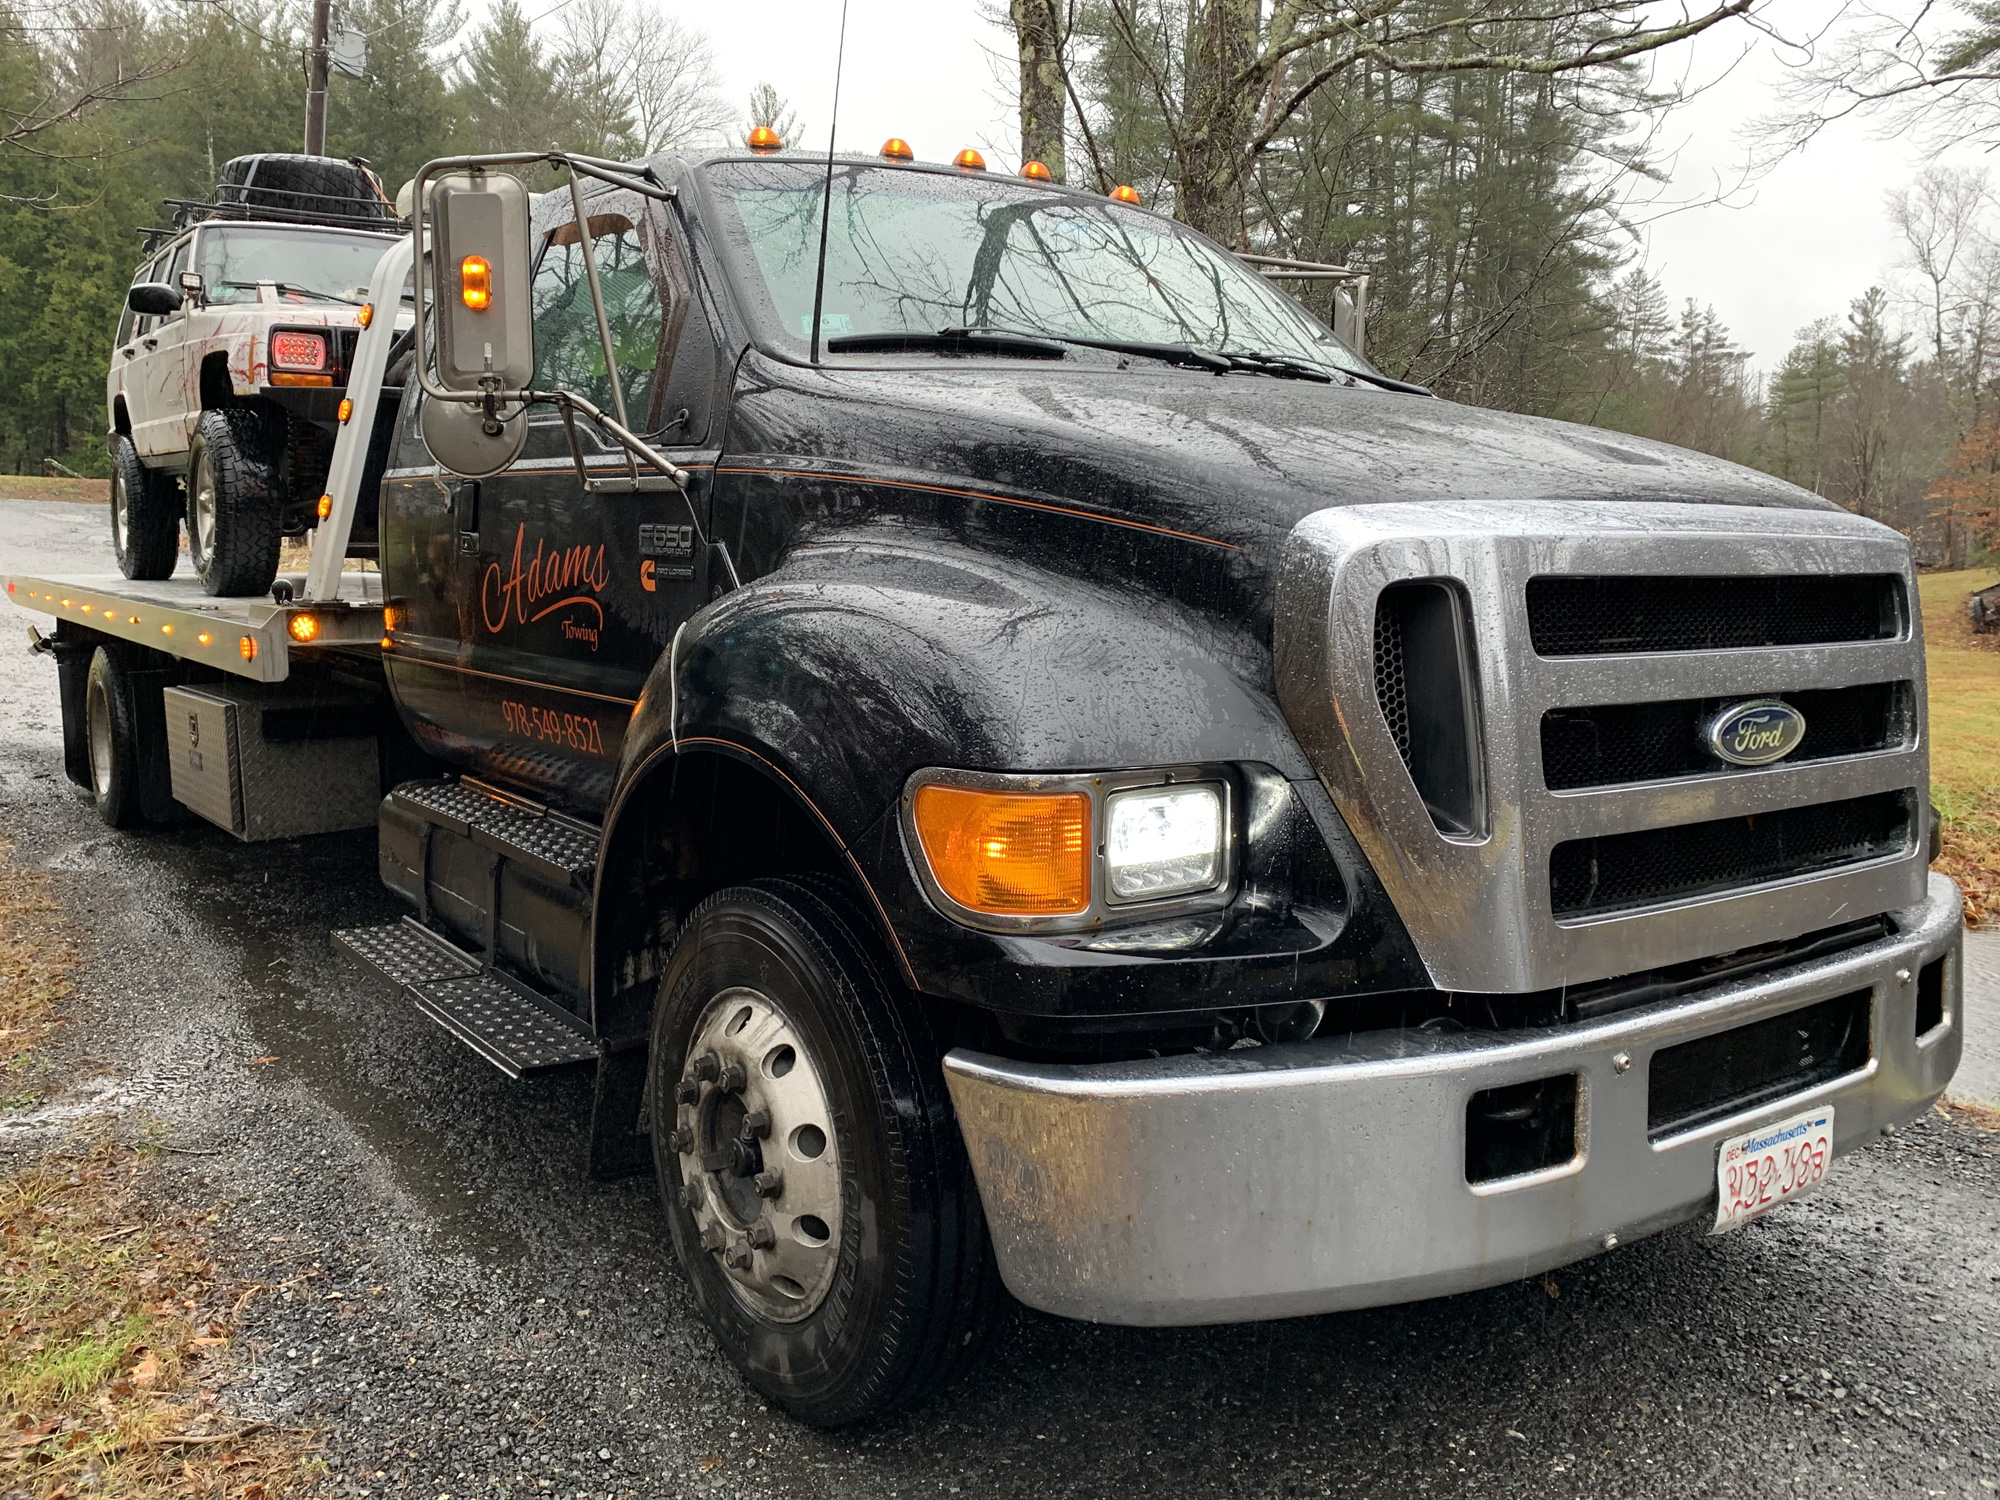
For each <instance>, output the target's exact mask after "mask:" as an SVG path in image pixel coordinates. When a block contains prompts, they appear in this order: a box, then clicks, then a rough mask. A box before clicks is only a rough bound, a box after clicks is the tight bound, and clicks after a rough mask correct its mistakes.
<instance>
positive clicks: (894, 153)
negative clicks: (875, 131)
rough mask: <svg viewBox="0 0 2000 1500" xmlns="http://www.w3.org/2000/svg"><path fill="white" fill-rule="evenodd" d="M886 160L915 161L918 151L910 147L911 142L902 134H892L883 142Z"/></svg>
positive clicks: (883, 154)
mask: <svg viewBox="0 0 2000 1500" xmlns="http://www.w3.org/2000/svg"><path fill="white" fill-rule="evenodd" d="M882 159H883V160H884V161H915V160H916V159H917V153H916V152H914V151H912V150H911V149H910V143H909V142H908V141H906V140H904V139H903V138H902V137H901V136H900V135H892V136H890V137H889V139H888V140H886V141H884V142H883V143H882Z"/></svg>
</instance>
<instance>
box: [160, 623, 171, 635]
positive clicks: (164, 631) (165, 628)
mask: <svg viewBox="0 0 2000 1500" xmlns="http://www.w3.org/2000/svg"><path fill="white" fill-rule="evenodd" d="M173 633H174V627H173V626H171V625H162V626H161V627H160V634H161V635H172V634H173Z"/></svg>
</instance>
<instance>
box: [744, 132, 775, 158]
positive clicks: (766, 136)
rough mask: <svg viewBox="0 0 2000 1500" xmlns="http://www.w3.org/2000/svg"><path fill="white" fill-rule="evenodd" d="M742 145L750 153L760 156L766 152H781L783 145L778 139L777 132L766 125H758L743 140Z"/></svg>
mask: <svg viewBox="0 0 2000 1500" xmlns="http://www.w3.org/2000/svg"><path fill="white" fill-rule="evenodd" d="M744 144H745V145H747V146H748V147H749V148H750V149H751V150H752V151H755V152H758V153H759V154H762V153H764V152H766V151H782V150H784V148H785V143H784V142H783V141H781V140H779V139H778V132H777V131H775V130H773V129H772V128H771V127H770V126H768V125H759V126H758V127H757V128H756V129H754V130H752V131H751V132H750V134H749V136H748V137H746V138H745V140H744Z"/></svg>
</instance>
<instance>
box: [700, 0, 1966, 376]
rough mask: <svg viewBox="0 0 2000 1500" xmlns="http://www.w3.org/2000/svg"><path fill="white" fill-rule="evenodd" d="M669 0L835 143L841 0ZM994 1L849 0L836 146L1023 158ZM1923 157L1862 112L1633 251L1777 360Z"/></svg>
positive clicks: (1678, 154) (1665, 220) (1672, 136)
mask: <svg viewBox="0 0 2000 1500" xmlns="http://www.w3.org/2000/svg"><path fill="white" fill-rule="evenodd" d="M664 3H666V4H667V5H668V6H669V7H670V8H672V9H675V10H676V11H677V12H678V14H680V15H681V16H682V18H683V19H684V20H686V21H688V22H689V23H691V24H694V25H697V26H699V27H701V28H702V29H704V30H705V31H706V32H707V33H708V36H709V39H710V41H711V43H712V44H713V47H714V50H715V56H716V61H717V63H718V65H719V71H720V75H721V76H720V83H721V86H722V88H723V90H724V93H725V95H726V96H727V97H728V99H729V100H730V101H731V102H732V103H734V104H736V105H738V107H739V108H740V107H741V104H742V102H743V101H744V99H745V98H746V97H747V95H748V94H749V91H750V89H751V87H752V86H753V85H755V84H757V83H759V82H769V83H771V84H772V85H774V86H775V87H776V88H777V90H778V92H779V93H781V94H783V95H784V96H785V97H786V98H787V99H788V100H790V101H791V103H792V104H793V106H794V107H795V108H796V109H797V110H798V111H799V113H800V115H801V116H802V117H803V118H804V120H805V122H806V125H807V127H808V130H809V132H810V136H811V140H810V142H808V144H811V145H814V146H818V145H821V144H823V143H824V141H825V139H826V135H825V132H826V127H827V118H828V107H829V104H830V102H831V98H832V91H833V71H834V68H833V64H834V49H835V42H836V37H837V33H838V29H839V20H840V5H839V3H838V0H734V3H725V4H722V5H712V4H703V5H699V6H697V5H695V4H692V3H689V0H664ZM1827 4H1828V0H1776V6H1775V8H1774V10H1773V11H1772V12H1771V14H1772V15H1773V17H1774V19H1775V20H1776V21H1777V23H1778V24H1779V25H1780V26H1784V25H1787V24H1793V23H1796V24H1799V25H1804V24H1807V23H1809V22H1810V21H1811V20H1812V19H1813V18H1814V16H1815V14H1817V15H1820V16H1823V15H1824V14H1825V13H1826V7H1827ZM985 8H986V7H985V6H984V5H983V4H982V3H981V0H925V3H923V4H920V5H919V4H910V3H908V0H851V4H850V7H849V11H848V22H847V65H846V70H845V75H844V78H845V81H844V84H843V92H842V97H841V107H840V141H839V144H840V146H841V148H842V149H844V150H845V149H853V150H871V149H873V148H874V147H875V146H877V145H879V144H880V143H881V141H882V140H883V138H885V137H886V136H889V135H901V136H903V137H905V138H907V139H908V140H909V141H910V143H911V144H912V145H913V146H914V147H915V148H916V152H917V155H918V156H919V157H920V158H922V159H924V160H927V161H947V160H949V159H950V158H951V157H952V155H953V154H955V153H956V152H957V151H958V150H959V148H960V147H962V146H968V145H971V146H977V147H979V148H980V149H981V150H982V151H984V152H985V153H986V154H987V157H988V159H989V161H991V162H992V164H993V165H994V166H995V167H1001V166H1006V167H1012V166H1013V165H1015V163H1014V160H1013V158H1014V155H1015V150H1016V147H1015V145H1014V144H1013V143H1014V142H1015V141H1017V139H1018V137H1017V134H1016V126H1015V123H1014V121H1013V119H1012V107H1013V100H1012V94H1011V90H1010V89H1009V88H1008V87H1007V86H1006V83H1005V81H1004V80H1005V69H1006V66H1007V62H1006V60H1005V59H996V54H997V53H998V52H999V50H1000V49H1002V48H1004V47H1006V46H1008V45H1009V38H1008V37H1007V36H1006V34H1005V33H1004V32H1003V31H1001V30H1000V29H998V28H996V27H994V26H993V25H992V24H990V23H989V22H988V21H987V20H985V19H984V17H983V16H982V11H983V10H984V9H985ZM1751 36H1752V34H1751V33H1750V32H1748V31H1747V30H1741V31H1739V32H1738V33H1736V34H1735V35H1734V36H1733V37H1731V38H1728V39H1724V38H1721V37H1716V36H1715V34H1714V33H1711V38H1713V39H1712V40H1711V39H1704V41H1703V42H1702V43H1700V44H1698V46H1697V49H1696V50H1695V51H1694V52H1693V54H1692V55H1691V56H1688V55H1686V54H1683V55H1682V56H1681V57H1680V58H1678V59H1677V60H1676V61H1675V63H1674V64H1672V66H1673V68H1674V70H1675V72H1676V76H1679V74H1680V72H1681V71H1682V70H1686V71H1687V72H1688V73H1689V76H1690V77H1691V78H1693V79H1694V80H1696V81H1702V82H1710V81H1713V80H1715V79H1717V78H1718V77H1720V79H1721V81H1720V82H1719V83H1714V84H1713V86H1712V87H1710V88H1709V89H1708V90H1707V91H1706V92H1705V93H1703V94H1702V95H1701V96H1700V97H1698V98H1697V99H1696V100H1695V101H1694V102H1692V103H1690V104H1688V105H1686V106H1684V107H1683V109H1682V110H1681V111H1679V112H1677V113H1676V114H1675V115H1674V116H1673V117H1672V118H1671V119H1670V121H1669V123H1668V125H1667V128H1666V130H1665V132H1664V135H1663V137H1662V145H1663V147H1664V146H1671V147H1673V148H1674V149H1673V150H1672V151H1671V153H1670V164H1671V166H1672V168H1673V178H1672V181H1671V183H1670V184H1669V185H1668V186H1667V187H1666V188H1665V189H1664V190H1662V192H1661V195H1660V196H1661V200H1662V202H1661V205H1659V206H1662V207H1663V206H1665V204H1668V203H1673V202H1695V201H1698V200H1701V199H1703V198H1707V197H1712V196H1713V195H1714V194H1715V192H1716V191H1717V189H1718V187H1720V186H1724V185H1731V184H1734V183H1736V182H1737V181H1738V178H1739V169H1740V167H1741V165H1742V162H1743V160H1744V157H1745V151H1746V141H1745V138H1744V127H1745V126H1746V125H1747V124H1748V123H1749V122H1750V121H1751V120H1753V119H1755V118H1756V117H1757V116H1758V115H1760V114H1762V113H1764V112H1766V111H1768V110H1769V109H1770V108H1771V107H1772V97H1773V96H1772V88H1773V83H1774V81H1775V80H1776V78H1777V77H1778V76H1779V73H1780V70H1781V67H1782V61H1781V59H1780V57H1779V56H1778V54H1777V52H1776V50H1775V49H1774V48H1773V47H1772V46H1771V45H1770V44H1768V43H1764V42H1757V43H1756V44H1755V45H1754V46H1752V47H1750V50H1749V55H1748V56H1747V57H1746V58H1744V59H1743V60H1742V61H1741V62H1740V63H1738V64H1737V65H1736V66H1735V67H1734V68H1733V69H1732V68H1731V67H1730V64H1731V62H1732V61H1733V60H1734V59H1736V58H1737V57H1738V55H1739V54H1740V53H1742V52H1743V51H1744V50H1745V46H1746V43H1748V42H1749V41H1750V39H1751ZM787 144H790V143H789V142H788V143H787ZM1971 159H1972V160H1974V161H1975V162H1977V160H1978V158H1976V157H1975V158H1971ZM1923 160H1924V158H1923V156H1922V154H1921V153H1920V152H1919V151H1918V150H1917V149H1916V148H1915V147H1914V146H1912V145H1911V144H1910V143H1908V142H1907V141H1889V140H1883V139H1879V138H1877V136H1876V134H1875V133H1874V131H1873V129H1872V128H1871V127H1869V126H1867V125H1862V124H1848V125H1843V126H1840V127H1837V128H1833V129H1829V130H1827V131H1826V132H1824V133H1822V134H1821V135H1820V137H1819V138H1818V139H1817V140H1815V141H1814V142H1813V143H1812V144H1811V145H1810V146H1809V147H1808V148H1806V150H1804V151H1803V152H1802V153H1800V154H1799V155H1797V156H1794V157H1792V158H1790V159H1789V160H1787V161H1786V162H1785V163H1784V164H1783V165H1781V166H1780V167H1778V168H1777V169H1776V170H1775V171H1774V172H1772V173H1770V174H1769V175H1768V176H1767V177H1765V178H1763V179H1762V180H1761V181H1760V182H1758V183H1757V184H1756V185H1755V186H1754V187H1752V188H1750V189H1748V190H1746V191H1742V192H1738V193H1735V194H1734V195H1732V197H1731V198H1730V199H1729V201H1728V203H1727V204H1710V205H1709V206H1705V207H1694V208H1689V209H1686V210H1684V211H1681V212H1678V213H1672V214H1667V215H1665V216H1663V217H1659V218H1656V219H1655V220H1654V221H1653V222H1652V223H1651V224H1650V225H1649V227H1648V228H1647V230H1646V242H1645V244H1644V245H1643V246H1639V247H1635V250H1642V251H1643V253H1644V255H1645V258H1646V263H1647V265H1648V266H1649V267H1650V268H1651V269H1652V270H1653V272H1654V273H1655V274H1656V275H1658V276H1659V277H1660V278H1661V280H1662V281H1663V282H1664V284H1665V286H1666V290H1667V293H1668V295H1669V297H1671V298H1672V299H1673V301H1674V304H1675V306H1676V307H1678V306H1679V304H1680V301H1681V299H1683V298H1685V297H1690V296H1692V297H1695V298H1697V299H1699V300H1701V301H1703V302H1709V303H1712V304H1714V306H1715V309H1716V311H1717V313H1718V314H1720V316H1721V318H1722V320H1723V322H1724V323H1726V324H1727V325H1728V326H1729V328H1730V330H1731V332H1732V333H1733V334H1734V336H1735V338H1736V340H1737V342H1738V343H1739V344H1740V345H1742V346H1743V347H1745V348H1747V349H1749V350H1750V351H1751V353H1752V356H1753V363H1754V364H1756V365H1757V366H1758V367H1760V368H1763V369H1766V370H1768V369H1770V368H1771V367H1772V366H1774V365H1775V364H1776V362H1777V361H1778V360H1779V359H1780V358H1781V357H1782V356H1783V354H1784V352H1785V349H1786V348H1787V347H1788V346H1789V345H1790V343H1791V340H1792V335H1793V334H1794V332H1795V331H1796V330H1797V329H1798V328H1800V327H1801V326H1803V325H1804V324H1806V323H1809V322H1811V321H1812V320H1813V319H1814V318H1816V317H1821V316H1825V315H1829V314H1831V315H1836V316H1838V315H1841V314H1844V313H1845V311H1846V308H1847V304H1848V302H1849V300H1850V299H1852V298H1854V297H1856V296H1858V295H1860V294H1861V293H1862V292H1863V291H1865V290H1866V289H1867V288H1868V286H1869V285H1870V284H1871V283H1873V282H1876V281H1879V280H1882V279H1883V278H1884V277H1885V276H1887V275H1889V274H1890V273H1891V271H1892V270H1893V269H1894V266H1895V262H1896V260H1897V255H1898V251H1897V244H1896V240H1895V236H1894V233H1893V231H1892V230H1891V228H1890V226H1889V223H1888V219H1887V216H1886V214H1885V213H1884V211H1883V206H1882V205H1883V197H1884V195H1885V194H1886V193H1887V192H1888V191H1889V190H1890V189H1892V188H1894V187H1896V186H1898V185H1900V184H1902V183H1904V182H1907V181H1908V180H1909V178H1910V177H1911V175H1912V174H1913V173H1914V172H1915V171H1916V170H1917V169H1918V168H1919V167H1920V166H1921V165H1922V164H1923Z"/></svg>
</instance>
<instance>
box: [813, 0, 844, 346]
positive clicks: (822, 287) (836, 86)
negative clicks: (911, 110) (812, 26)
mask: <svg viewBox="0 0 2000 1500" xmlns="http://www.w3.org/2000/svg"><path fill="white" fill-rule="evenodd" d="M846 60H847V0H840V45H839V46H838V47H836V48H835V49H834V53H833V123H832V124H831V125H829V126H827V130H826V186H825V188H824V189H823V190H822V191H821V193H820V199H819V269H818V270H816V271H814V272H813V326H812V362H813V363H814V364H818V363H819V310H820V304H821V302H822V300H823V299H824V298H825V296H826V231H827V223H828V220H830V219H831V218H832V217H833V140H834V132H835V131H836V130H838V129H839V128H840V69H841V65H842V64H843V63H845V62H846Z"/></svg>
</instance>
